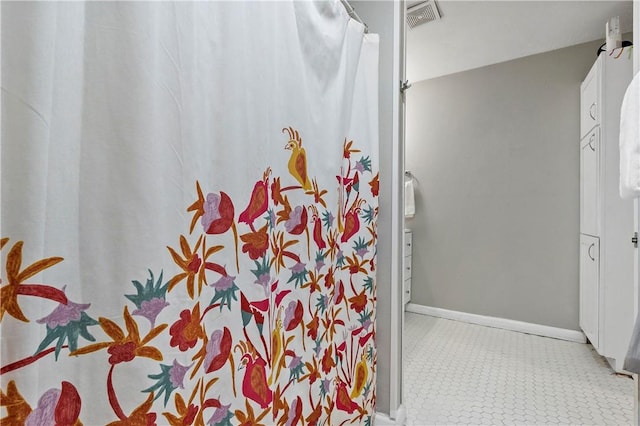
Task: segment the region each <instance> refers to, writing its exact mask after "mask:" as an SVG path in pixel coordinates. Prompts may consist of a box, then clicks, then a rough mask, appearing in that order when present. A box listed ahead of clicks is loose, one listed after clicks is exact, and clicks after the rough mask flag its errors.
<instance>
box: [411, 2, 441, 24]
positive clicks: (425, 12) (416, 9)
mask: <svg viewBox="0 0 640 426" xmlns="http://www.w3.org/2000/svg"><path fill="white" fill-rule="evenodd" d="M438 19H440V12H438V6H437V5H436V2H435V0H428V1H425V2H422V3H419V4H417V5H415V6H412V7H410V8H409V9H407V24H408V25H409V28H415V27H417V26H418V25H422V24H426V23H427V22H431V21H435V20H438Z"/></svg>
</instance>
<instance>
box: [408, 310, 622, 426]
mask: <svg viewBox="0 0 640 426" xmlns="http://www.w3.org/2000/svg"><path fill="white" fill-rule="evenodd" d="M403 341H404V404H405V407H406V409H407V421H406V424H407V425H435V424H443V425H447V424H470V425H503V424H505V425H551V424H553V425H558V424H562V425H631V424H632V423H633V413H632V412H633V381H632V380H631V379H630V378H628V377H626V376H618V375H616V374H614V373H613V370H611V369H610V368H609V365H608V364H607V362H606V360H604V359H603V358H601V357H600V356H599V355H598V354H597V353H596V352H595V351H594V349H593V347H592V346H591V345H585V344H580V343H571V342H566V341H563V340H557V339H550V338H545V337H539V336H533V335H528V334H523V333H517V332H513V331H507V330H501V329H496V328H489V327H483V326H479V325H474V324H467V323H463V322H457V321H451V320H446V319H440V318H434V317H429V316H426V315H420V314H414V313H409V312H407V313H406V316H405V334H404V339H403Z"/></svg>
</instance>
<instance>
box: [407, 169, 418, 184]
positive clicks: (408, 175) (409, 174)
mask: <svg viewBox="0 0 640 426" xmlns="http://www.w3.org/2000/svg"><path fill="white" fill-rule="evenodd" d="M404 177H405V178H409V179H411V180H414V181H416V182H418V179H416V177H415V176H414V175H413V173H411V172H410V171H409V170H406V171H405V172H404Z"/></svg>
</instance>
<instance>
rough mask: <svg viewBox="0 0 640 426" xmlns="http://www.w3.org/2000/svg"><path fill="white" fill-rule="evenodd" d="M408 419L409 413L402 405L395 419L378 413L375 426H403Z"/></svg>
mask: <svg viewBox="0 0 640 426" xmlns="http://www.w3.org/2000/svg"><path fill="white" fill-rule="evenodd" d="M406 419H407V412H406V410H405V409H404V405H402V404H400V407H398V409H397V410H396V412H395V419H392V418H391V417H389V416H388V415H386V414H383V413H376V417H375V419H374V422H373V425H374V426H396V425H397V426H401V425H404V422H405V420H406Z"/></svg>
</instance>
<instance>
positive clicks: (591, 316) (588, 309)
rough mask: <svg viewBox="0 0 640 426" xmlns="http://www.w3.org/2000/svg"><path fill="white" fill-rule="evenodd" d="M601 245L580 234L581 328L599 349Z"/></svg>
mask: <svg viewBox="0 0 640 426" xmlns="http://www.w3.org/2000/svg"><path fill="white" fill-rule="evenodd" d="M599 264H600V244H599V240H598V238H596V237H591V236H589V235H583V234H580V328H582V331H584V334H586V336H587V338H588V339H589V341H590V342H591V344H592V345H593V347H594V348H596V349H598V344H599V339H598V332H599V327H598V319H599V318H598V316H599V311H600V309H599V301H600V297H599V292H600V279H599V272H600V268H599Z"/></svg>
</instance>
